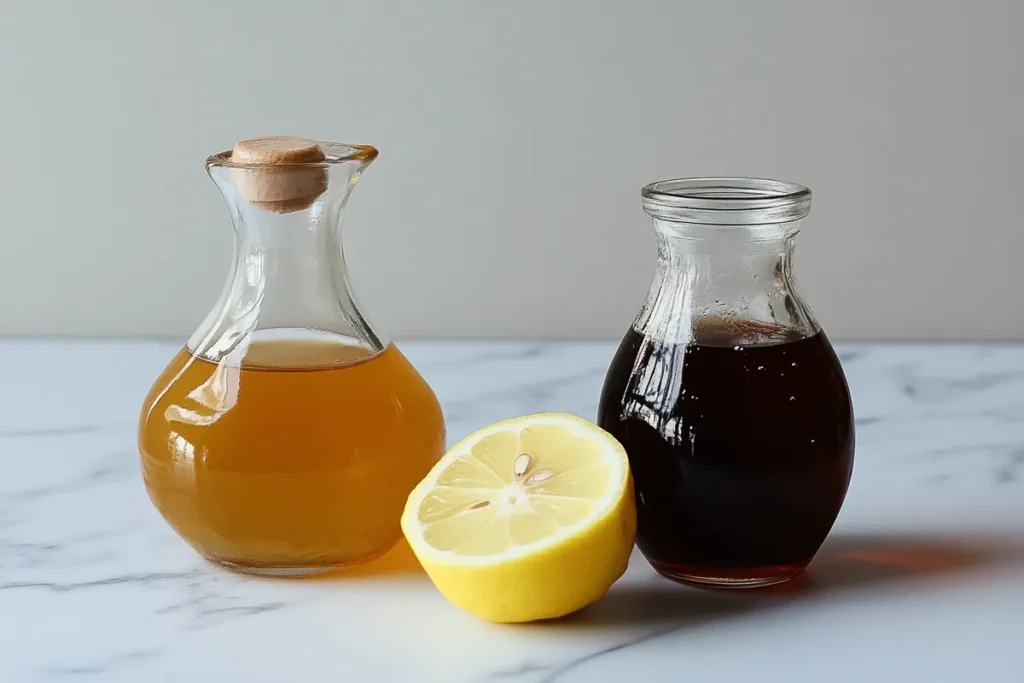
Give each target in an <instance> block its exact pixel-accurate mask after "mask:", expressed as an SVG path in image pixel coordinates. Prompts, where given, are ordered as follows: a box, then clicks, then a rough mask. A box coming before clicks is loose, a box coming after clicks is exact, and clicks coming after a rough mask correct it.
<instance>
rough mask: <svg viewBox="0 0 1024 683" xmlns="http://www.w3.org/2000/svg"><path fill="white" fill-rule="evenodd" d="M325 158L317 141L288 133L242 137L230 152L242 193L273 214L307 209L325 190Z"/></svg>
mask: <svg viewBox="0 0 1024 683" xmlns="http://www.w3.org/2000/svg"><path fill="white" fill-rule="evenodd" d="M326 159H327V156H326V155H325V154H324V152H323V150H322V149H320V146H319V145H318V144H317V143H316V142H314V141H312V140H307V139H305V138H298V137H292V136H290V135H281V136H275V137H267V138H250V139H248V140H241V141H240V142H238V143H237V144H235V147H234V149H232V150H231V155H230V160H231V162H232V165H233V166H234V168H233V169H232V172H233V173H234V176H235V178H234V180H235V186H236V187H237V188H238V191H239V192H240V193H241V195H242V196H243V197H244V198H245V199H247V200H248V201H249V202H251V203H252V204H253V205H254V206H257V207H259V208H261V209H264V210H266V211H273V212H275V213H291V212H293V211H301V210H303V209H306V208H308V207H309V206H310V205H311V204H312V203H313V202H315V201H316V199H317V197H319V196H320V195H322V194H323V193H324V192H325V191H326V190H327V168H326V166H325V165H324V161H326Z"/></svg>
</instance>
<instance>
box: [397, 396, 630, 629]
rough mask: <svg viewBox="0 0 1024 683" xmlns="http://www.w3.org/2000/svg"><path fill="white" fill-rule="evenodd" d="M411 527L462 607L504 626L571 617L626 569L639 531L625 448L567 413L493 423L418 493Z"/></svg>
mask: <svg viewBox="0 0 1024 683" xmlns="http://www.w3.org/2000/svg"><path fill="white" fill-rule="evenodd" d="M402 531H403V533H404V534H405V537H406V538H407V540H408V541H409V545H410V547H411V548H412V550H413V552H414V553H415V554H416V557H417V558H418V559H419V561H420V563H421V564H422V565H423V568H424V570H425V571H426V572H427V575H428V576H429V577H430V578H431V580H432V581H433V582H434V584H435V585H436V586H437V588H438V589H439V590H440V591H441V593H442V594H443V595H444V596H445V597H447V598H448V599H449V600H450V601H451V602H453V603H454V604H456V605H458V606H459V607H462V608H463V609H466V610H468V611H470V612H472V613H474V614H476V615H477V616H480V617H481V618H484V619H488V620H490V621H498V622H521V621H533V620H537V619H548V618H554V617H558V616H562V615H564V614H568V613H570V612H573V611H576V610H578V609H580V608H582V607H584V606H586V605H587V604H590V603H591V602H593V601H594V600H596V599H598V598H599V597H601V596H602V595H603V594H604V593H605V591H607V589H608V587H609V586H610V585H611V584H612V583H613V582H614V581H615V580H616V579H618V578H619V576H621V575H622V573H623V572H624V571H625V569H626V565H627V563H628V560H629V554H630V551H631V549H632V546H633V538H634V535H635V532H636V508H635V504H634V501H633V484H632V480H631V478H630V473H629V465H628V461H627V459H626V453H625V451H624V450H623V448H622V446H621V445H620V444H619V443H618V442H617V441H616V440H615V439H614V438H613V437H612V436H611V435H610V434H608V433H607V432H605V431H604V430H602V429H600V428H599V427H597V426H596V425H594V424H592V423H590V422H588V421H586V420H583V419H581V418H579V417H576V416H573V415H568V414H564V413H542V414H537V415H527V416H525V417H519V418H515V419H512V420H506V421H504V422H499V423H496V424H493V425H490V426H488V427H485V428H483V429H481V430H479V431H477V432H475V433H473V434H471V435H469V436H467V437H466V438H465V439H463V440H462V441H460V442H459V443H457V444H456V445H455V446H454V447H452V448H451V450H449V451H448V453H446V454H445V456H444V457H443V458H442V459H441V460H440V461H439V462H438V463H437V464H436V465H435V466H434V468H433V469H432V470H431V472H430V473H429V474H428V475H427V477H426V478H425V479H424V480H423V481H422V482H420V484H419V485H418V486H417V487H416V488H415V489H414V490H413V492H412V493H411V494H410V496H409V499H408V501H407V502H406V506H405V510H404V513H403V515H402Z"/></svg>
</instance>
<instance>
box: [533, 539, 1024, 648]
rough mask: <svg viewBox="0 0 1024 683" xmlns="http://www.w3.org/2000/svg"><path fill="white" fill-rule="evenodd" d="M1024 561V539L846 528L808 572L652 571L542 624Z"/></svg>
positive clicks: (693, 622) (643, 621) (728, 606)
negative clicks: (745, 585)
mask: <svg viewBox="0 0 1024 683" xmlns="http://www.w3.org/2000/svg"><path fill="white" fill-rule="evenodd" d="M1013 563H1016V564H1019V565H1020V566H1022V568H1024V543H1021V544H1016V545H1015V544H1014V543H1013V542H1012V541H1010V540H1008V539H992V540H984V539H981V540H979V539H977V538H972V539H962V538H956V537H946V536H921V535H910V534H904V535H900V534H885V535H881V534H880V535H846V536H843V535H840V536H836V537H834V538H831V539H829V541H828V542H827V543H826V544H825V546H824V547H823V548H822V549H821V551H820V552H819V553H818V555H817V557H816V558H815V560H814V562H812V563H811V566H810V567H809V568H808V570H807V572H806V573H805V574H803V575H802V576H800V577H798V578H797V579H795V580H793V581H791V582H789V583H787V584H783V585H780V586H773V587H770V588H764V589H749V590H721V589H710V588H696V587H691V586H684V585H680V584H676V583H673V582H671V581H669V580H667V579H662V578H655V577H651V578H650V579H648V580H645V581H643V582H639V583H636V582H634V583H630V582H621V583H619V584H616V585H615V586H613V587H612V589H611V590H610V591H609V592H608V594H607V595H606V596H605V597H604V598H603V599H601V600H600V601H598V602H597V603H595V604H593V605H591V606H590V607H588V608H586V609H584V610H582V611H580V612H578V613H576V614H573V615H569V616H568V617H565V618H562V619H559V620H554V621H551V622H545V623H544V624H541V625H540V626H541V627H550V626H555V627H559V626H563V627H569V628H587V627H594V628H603V627H620V626H649V627H657V626H659V625H671V626H672V628H673V630H678V629H679V628H689V627H693V626H701V625H704V624H707V623H710V622H713V621H718V620H720V619H727V618H735V617H739V616H741V615H744V614H749V613H752V612H757V611H761V610H764V609H770V608H773V607H778V606H781V605H784V604H789V603H793V602H796V601H811V600H820V599H828V598H831V597H835V596H836V595H841V594H842V593H844V592H846V591H850V590H856V589H860V588H869V587H879V586H884V585H887V584H899V585H912V584H914V583H922V584H923V583H927V582H929V581H933V580H936V579H940V578H944V577H946V578H948V577H953V576H958V577H959V576H966V575H969V574H970V573H972V572H976V571H980V570H983V569H991V568H994V567H997V566H1001V565H1006V564H1013Z"/></svg>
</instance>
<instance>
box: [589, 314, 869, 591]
mask: <svg viewBox="0 0 1024 683" xmlns="http://www.w3.org/2000/svg"><path fill="white" fill-rule="evenodd" d="M749 325H750V326H751V329H745V328H744V327H742V326H740V327H737V326H735V325H733V326H732V327H725V326H715V325H706V326H703V328H702V329H700V331H698V332H697V333H696V334H695V335H694V336H695V338H694V340H693V341H691V342H689V343H666V342H662V341H658V340H655V339H653V338H651V337H647V336H644V335H641V334H639V333H637V332H636V331H635V330H630V331H629V333H627V335H626V337H625V338H624V339H623V341H622V343H621V345H620V346H619V349H618V351H617V353H616V355H615V358H614V360H613V361H612V364H611V367H610V368H609V370H608V375H607V377H606V380H605V384H604V389H603V392H602V395H601V404H600V408H599V413H598V423H599V424H600V425H601V426H602V427H603V428H604V429H606V430H607V431H609V432H610V433H611V434H612V435H614V436H615V437H616V438H617V439H618V440H619V441H620V442H621V443H622V445H623V446H624V447H625V449H626V452H627V453H628V455H629V460H630V466H631V468H632V471H633V478H634V482H635V487H636V500H637V515H638V518H637V522H638V530H637V545H638V546H639V548H640V550H641V552H643V554H644V555H645V556H646V557H647V559H648V561H649V562H650V563H651V564H652V566H653V567H654V568H655V569H656V570H658V571H659V572H660V573H662V574H664V575H666V576H668V577H670V578H674V579H677V580H681V581H688V582H694V583H701V584H710V585H720V586H737V587H739V586H763V585H771V584H773V583H779V582H781V581H785V580H787V579H790V578H792V577H793V576H795V575H797V574H799V573H800V572H801V571H802V570H803V568H804V567H806V566H807V564H808V563H809V562H810V560H811V558H812V557H813V556H814V554H815V553H816V552H817V551H818V549H819V548H820V547H821V544H822V543H823V542H824V540H825V537H826V536H827V535H828V533H829V531H830V530H831V528H832V524H833V523H834V522H835V520H836V517H837V516H838V514H839V509H840V507H841V506H842V503H843V499H844V498H845V496H846V490H847V487H848V485H849V482H850V475H851V472H852V467H853V450H854V425H853V410H852V406H851V401H850V395H849V390H848V388H847V384H846V379H845V377H844V375H843V372H842V368H841V366H840V364H839V359H838V358H837V357H836V354H835V352H834V351H833V349H832V346H831V344H830V343H829V341H828V339H827V338H826V337H825V335H824V333H822V332H818V333H817V334H814V335H813V336H804V335H801V334H800V333H798V332H795V331H791V330H786V329H783V328H771V329H768V326H764V325H762V324H759V323H750V324H749ZM766 330H767V333H765V332H766ZM752 339H759V340H762V341H763V343H762V341H758V342H757V343H754V344H752V343H751V340H752Z"/></svg>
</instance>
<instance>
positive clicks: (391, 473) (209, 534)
mask: <svg viewBox="0 0 1024 683" xmlns="http://www.w3.org/2000/svg"><path fill="white" fill-rule="evenodd" d="M146 406H147V413H146V415H145V416H144V418H143V422H142V426H141V433H140V447H141V452H142V464H143V472H144V475H145V480H146V485H147V486H148V488H149V494H150V497H151V498H152V500H153V502H154V503H155V504H156V506H157V508H158V509H159V510H160V512H161V513H162V514H163V515H164V517H165V518H166V519H167V520H168V521H169V522H170V523H171V525H172V526H173V527H174V528H175V530H176V531H177V532H178V533H179V534H180V535H181V536H182V537H183V538H185V539H186V540H187V541H188V542H189V543H191V544H192V545H193V546H194V547H196V548H197V549H198V550H199V551H200V552H201V553H202V554H203V555H205V556H207V557H210V558H215V559H217V560H218V561H219V562H221V563H224V564H228V565H231V566H235V567H239V568H250V569H259V568H261V567H266V568H273V569H276V570H279V571H287V569H288V568H290V567H296V568H303V567H310V566H324V567H327V566H331V567H333V566H342V565H347V564H353V563H357V562H360V561H364V560H366V559H369V558H372V557H374V556H376V555H378V554H379V553H381V552H382V551H383V550H386V549H388V548H390V547H391V546H392V545H393V544H394V542H395V541H396V540H397V539H398V537H399V534H400V531H399V528H398V518H399V517H400V515H401V510H402V506H403V505H404V503H405V499H406V496H408V494H409V491H410V490H412V488H413V487H414V486H415V485H416V483H417V482H418V481H419V480H420V478H421V477H422V476H423V473H424V471H425V470H426V469H429V468H430V466H431V465H432V464H433V463H434V462H435V461H436V460H437V456H438V453H439V452H440V451H442V450H443V449H444V429H443V428H442V419H441V412H440V410H439V408H438V405H437V401H436V400H435V399H434V396H433V393H432V392H431V391H430V388H429V387H428V386H427V385H426V383H425V382H424V381H423V379H422V378H421V377H420V376H419V374H418V373H417V372H416V371H415V370H414V369H413V368H412V366H411V365H410V364H409V362H408V361H407V360H406V358H405V356H403V355H402V353H401V352H400V351H399V350H398V348H397V347H395V346H394V345H393V344H391V345H388V347H387V348H386V349H385V350H384V351H382V352H380V353H373V352H372V351H371V350H369V349H367V348H365V347H363V346H359V345H354V344H352V343H345V341H344V340H340V339H339V340H329V339H303V338H293V339H274V340H267V341H257V342H255V343H254V344H253V345H252V346H251V347H250V348H249V349H248V351H247V353H246V355H245V357H244V358H243V359H242V361H241V363H233V362H227V361H221V362H218V363H214V362H211V361H208V360H205V359H203V358H200V357H197V356H195V355H193V354H192V353H190V352H189V351H188V350H187V349H185V350H182V351H181V352H180V353H179V354H178V356H177V357H176V358H175V359H174V360H173V361H172V362H171V364H170V365H169V366H168V367H167V369H166V370H165V371H164V374H163V375H162V377H161V378H160V380H158V381H157V383H156V384H155V385H154V387H153V389H152V390H151V391H150V395H149V397H147V400H146Z"/></svg>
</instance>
